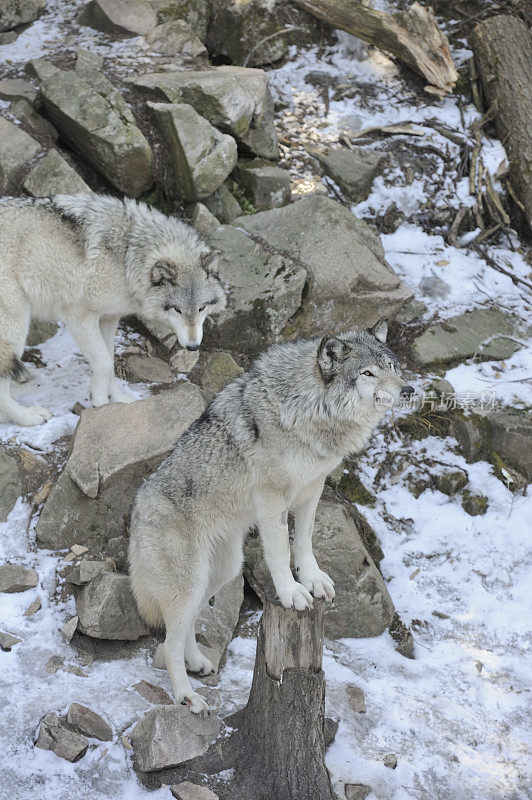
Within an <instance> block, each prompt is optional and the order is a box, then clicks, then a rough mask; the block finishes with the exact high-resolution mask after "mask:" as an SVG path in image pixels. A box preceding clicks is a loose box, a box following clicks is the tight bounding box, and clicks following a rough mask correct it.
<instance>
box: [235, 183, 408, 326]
mask: <svg viewBox="0 0 532 800" xmlns="http://www.w3.org/2000/svg"><path fill="white" fill-rule="evenodd" d="M232 224H233V225H234V226H236V227H239V228H243V229H244V230H245V231H247V232H248V233H249V234H250V235H251V236H252V237H253V238H254V239H255V240H256V241H257V242H259V243H261V244H262V245H263V246H265V247H267V248H268V249H269V250H270V251H272V252H277V253H283V254H284V255H285V256H289V257H290V258H292V259H293V260H294V261H295V262H296V263H298V264H299V265H300V266H302V267H304V268H305V270H306V272H307V274H308V278H309V282H308V292H306V295H305V302H304V306H303V307H302V309H301V311H300V313H299V314H298V318H297V320H296V326H295V329H294V330H295V332H297V333H299V334H300V335H307V336H314V335H319V334H323V333H324V332H327V333H333V332H340V331H342V330H345V329H346V328H349V327H352V326H360V327H365V326H367V325H372V324H374V323H375V322H376V321H377V319H379V318H380V317H382V316H393V315H394V314H395V313H396V312H397V311H398V310H399V308H400V307H401V306H402V304H403V303H404V302H406V300H408V299H409V298H410V297H411V296H412V295H411V292H410V291H409V290H408V289H407V287H406V286H405V285H404V284H403V283H402V282H401V280H400V279H399V277H398V276H397V275H396V274H395V272H394V271H393V269H392V268H391V267H390V265H389V264H388V263H387V262H386V259H385V258H384V251H383V248H382V244H381V241H380V239H379V237H378V235H377V234H376V233H375V232H374V231H373V230H372V229H371V228H370V227H369V226H368V225H366V223H365V222H363V221H362V220H360V219H358V218H357V217H355V216H354V214H352V213H351V212H350V211H349V210H348V209H347V208H345V207H344V206H342V205H340V203H337V202H335V201H334V200H330V199H329V198H328V197H320V196H317V195H313V196H311V197H307V198H304V199H302V200H299V201H298V202H296V203H293V204H292V205H289V206H285V207H284V208H275V209H272V210H270V211H262V212H260V213H259V214H253V215H252V216H242V217H238V218H237V219H235V220H234V221H233V223H232Z"/></svg>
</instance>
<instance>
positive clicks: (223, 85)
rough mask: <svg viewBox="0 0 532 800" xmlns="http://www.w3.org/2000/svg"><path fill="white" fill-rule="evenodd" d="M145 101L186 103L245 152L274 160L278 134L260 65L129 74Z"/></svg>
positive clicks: (265, 78) (264, 74)
mask: <svg viewBox="0 0 532 800" xmlns="http://www.w3.org/2000/svg"><path fill="white" fill-rule="evenodd" d="M130 82H131V83H133V84H134V86H135V87H136V88H137V89H139V90H140V91H141V92H142V93H143V94H144V96H145V97H147V99H149V100H154V101H159V100H161V101H164V102H169V103H188V104H189V105H191V106H192V107H193V108H194V109H195V110H196V111H197V112H198V114H201V116H202V117H205V119H208V120H209V122H210V123H211V124H212V125H215V126H216V127H217V128H220V130H222V131H224V133H229V134H230V135H231V136H233V137H234V138H235V139H236V140H237V142H238V144H239V147H240V148H241V149H242V150H243V151H245V152H250V153H254V154H255V155H258V156H262V157H263V158H270V159H275V158H277V156H278V147H277V134H276V132H275V127H274V124H273V103H272V99H271V96H270V91H269V88H268V78H267V75H266V73H265V72H263V71H262V70H260V69H246V68H244V67H229V66H223V67H213V68H212V69H207V70H203V71H187V72H155V73H149V74H146V75H141V76H138V77H134V78H131V79H130Z"/></svg>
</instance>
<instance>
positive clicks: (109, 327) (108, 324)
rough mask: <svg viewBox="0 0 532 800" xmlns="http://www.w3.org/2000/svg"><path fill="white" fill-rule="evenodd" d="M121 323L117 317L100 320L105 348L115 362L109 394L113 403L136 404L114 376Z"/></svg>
mask: <svg viewBox="0 0 532 800" xmlns="http://www.w3.org/2000/svg"><path fill="white" fill-rule="evenodd" d="M119 322H120V317H116V316H115V317H101V318H100V331H101V332H102V336H103V340H104V342H105V346H106V347H107V349H108V351H109V355H110V356H111V359H112V361H113V377H112V378H111V380H110V382H109V387H108V394H109V399H110V400H111V403H134V402H135V398H134V397H131V395H130V394H127V393H126V392H124V390H123V389H122V387H121V386H120V384H119V383H118V381H117V379H116V377H115V374H114V359H115V337H116V329H117V328H118V323H119Z"/></svg>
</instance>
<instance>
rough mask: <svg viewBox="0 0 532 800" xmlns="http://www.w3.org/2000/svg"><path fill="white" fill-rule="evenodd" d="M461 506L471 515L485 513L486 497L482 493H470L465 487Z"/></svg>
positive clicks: (486, 508) (486, 507) (486, 506)
mask: <svg viewBox="0 0 532 800" xmlns="http://www.w3.org/2000/svg"><path fill="white" fill-rule="evenodd" d="M462 507H463V509H464V511H466V512H467V513H468V514H469V515H470V516H471V517H476V516H478V515H479V514H485V513H486V511H487V510H488V498H487V497H484V495H483V494H471V492H469V491H468V490H467V489H466V490H465V491H464V493H463V494H462Z"/></svg>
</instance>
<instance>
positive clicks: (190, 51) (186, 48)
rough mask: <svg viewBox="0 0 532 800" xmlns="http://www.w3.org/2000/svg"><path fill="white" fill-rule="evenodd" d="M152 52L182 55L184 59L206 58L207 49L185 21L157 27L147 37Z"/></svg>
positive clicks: (167, 23)
mask: <svg viewBox="0 0 532 800" xmlns="http://www.w3.org/2000/svg"><path fill="white" fill-rule="evenodd" d="M146 41H147V42H148V44H149V45H150V50H154V51H155V52H156V53H162V54H163V55H165V56H174V55H180V56H183V57H184V58H205V57H207V55H208V54H207V48H206V47H205V45H204V44H203V42H202V41H201V39H199V38H198V37H197V36H196V34H195V33H194V31H193V30H192V28H191V27H190V25H188V24H187V23H186V22H185V21H184V20H183V19H176V20H174V21H173V22H165V23H163V24H162V25H157V27H156V28H154V29H153V30H152V31H151V32H150V33H149V34H148V35H147V36H146Z"/></svg>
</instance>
